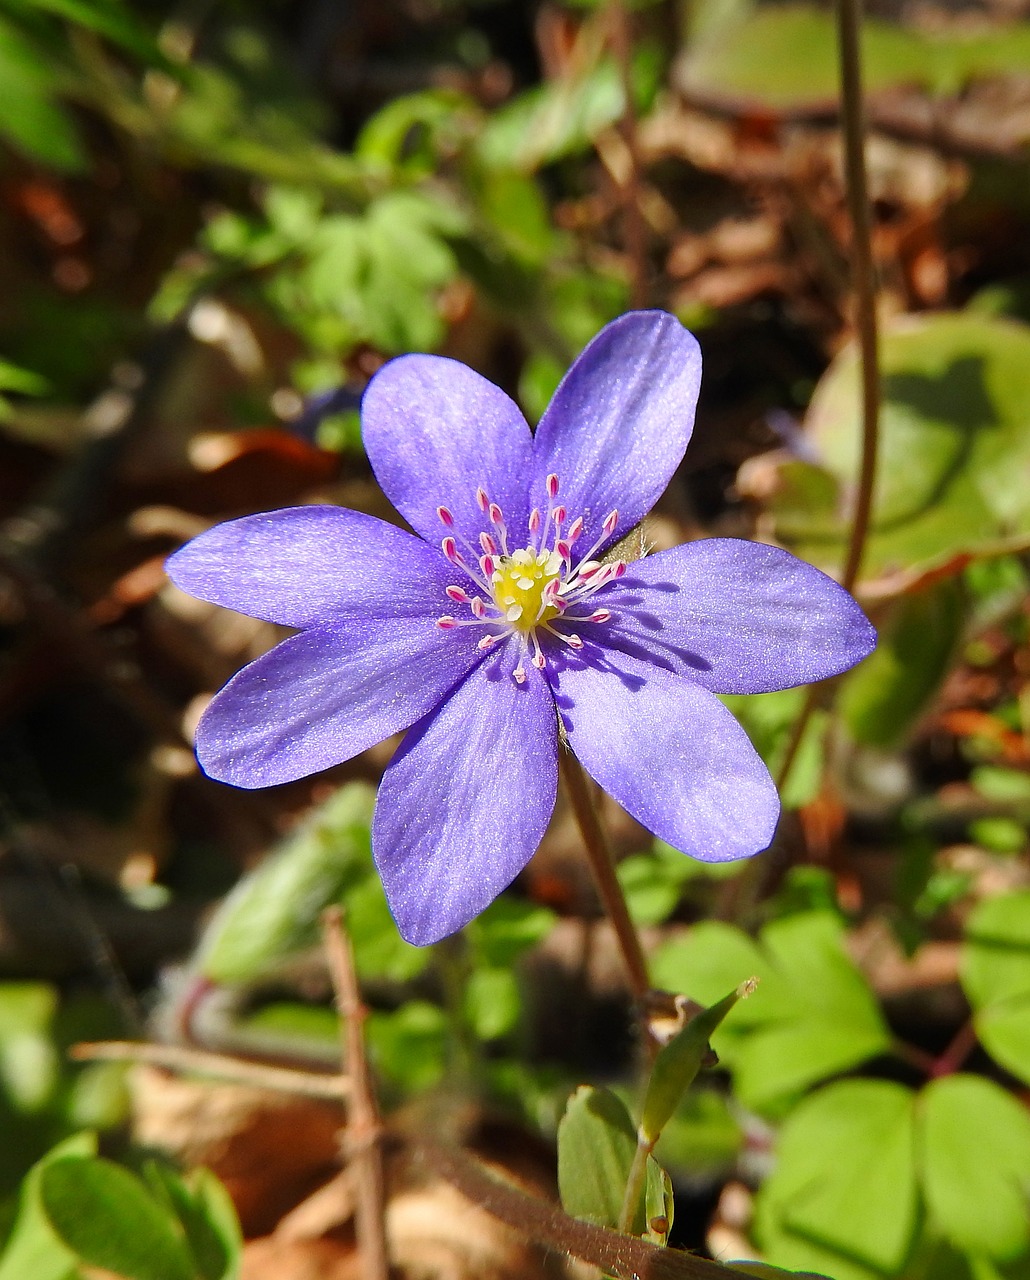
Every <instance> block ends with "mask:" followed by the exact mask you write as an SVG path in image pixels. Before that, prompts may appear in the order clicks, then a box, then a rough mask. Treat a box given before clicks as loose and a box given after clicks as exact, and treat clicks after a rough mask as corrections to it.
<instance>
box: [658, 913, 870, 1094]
mask: <svg viewBox="0 0 1030 1280" xmlns="http://www.w3.org/2000/svg"><path fill="white" fill-rule="evenodd" d="M760 942H761V946H758V945H756V944H755V943H754V942H752V941H751V939H750V938H748V937H747V935H746V934H744V933H742V932H741V931H740V930H738V929H734V928H732V927H731V926H730V925H724V924H718V923H715V922H711V923H705V924H700V925H696V926H695V927H694V928H692V929H691V930H690V932H689V933H688V934H687V935H686V936H685V937H684V938H683V939H682V940H677V941H675V942H671V943H668V944H666V945H665V946H664V947H662V948H660V949H659V951H658V952H657V954H656V955H655V957H654V963H653V969H652V972H653V975H654V978H655V981H656V982H657V983H658V984H659V985H661V986H664V987H668V988H670V989H672V990H682V991H685V993H686V994H687V995H689V996H690V997H691V998H693V999H695V1000H698V1001H699V1002H701V1003H706V1002H708V1001H712V1000H714V999H715V998H717V996H718V995H719V993H720V992H722V991H725V990H726V987H727V986H730V985H732V984H733V983H735V982H739V981H740V980H741V976H742V975H743V976H747V975H748V974H754V975H756V976H757V977H758V979H759V987H758V990H757V991H756V992H755V994H754V996H753V997H752V998H751V999H750V1000H748V1001H747V1002H746V1003H745V1004H742V1005H741V1006H740V1007H739V1009H738V1011H737V1013H736V1014H735V1015H734V1018H733V1021H732V1023H730V1024H729V1025H727V1026H726V1027H724V1028H722V1029H721V1030H720V1031H718V1032H717V1033H716V1034H715V1036H714V1037H713V1042H712V1043H713V1046H714V1048H715V1050H716V1052H717V1053H718V1054H719V1057H720V1059H721V1060H722V1061H723V1062H724V1063H725V1065H727V1066H729V1067H730V1068H731V1070H732V1071H733V1076H734V1087H735V1090H736V1093H737V1095H738V1097H739V1098H740V1100H741V1102H743V1103H744V1105H745V1106H748V1107H753V1108H754V1109H755V1110H758V1111H763V1110H766V1111H768V1110H770V1109H773V1110H775V1109H777V1108H778V1107H781V1106H782V1104H783V1103H784V1102H785V1101H787V1100H789V1099H790V1098H791V1097H793V1096H795V1095H797V1094H799V1093H801V1092H802V1091H803V1090H804V1089H806V1088H808V1087H809V1086H810V1085H812V1084H815V1083H816V1082H817V1081H819V1080H824V1079H826V1077H828V1076H831V1075H835V1074H837V1073H838V1072H841V1071H846V1070H848V1068H850V1067H854V1066H857V1065H858V1064H859V1063H861V1062H865V1061H866V1060H868V1059H869V1058H871V1057H874V1056H875V1055H876V1054H879V1053H883V1052H885V1051H886V1050H887V1049H888V1048H889V1046H890V1042H891V1038H890V1033H889V1031H888V1029H887V1026H886V1024H885V1022H884V1020H883V1015H882V1013H881V1012H880V1009H879V1006H878V1004H877V1002H876V1000H875V998H874V996H873V994H872V992H871V991H870V989H869V986H868V983H867V982H866V981H865V979H864V978H863V976H862V975H861V974H860V973H859V971H858V970H857V969H856V968H855V966H854V964H853V963H852V962H851V960H850V958H849V957H848V955H847V953H846V952H845V950H844V947H843V934H842V927H841V924H840V921H839V919H838V918H837V917H836V916H835V915H833V914H831V913H829V912H822V911H812V912H802V913H799V914H797V915H792V916H787V917H785V918H783V919H781V920H776V921H774V922H773V923H772V924H769V925H767V926H766V927H765V929H763V930H762V933H761V935H760Z"/></svg>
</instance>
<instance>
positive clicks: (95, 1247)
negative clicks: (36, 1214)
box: [40, 1156, 197, 1280]
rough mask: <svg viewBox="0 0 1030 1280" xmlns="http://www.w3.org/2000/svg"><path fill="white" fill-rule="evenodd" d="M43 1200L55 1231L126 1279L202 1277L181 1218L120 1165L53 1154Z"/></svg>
mask: <svg viewBox="0 0 1030 1280" xmlns="http://www.w3.org/2000/svg"><path fill="white" fill-rule="evenodd" d="M40 1201H41V1203H42V1205H43V1210H44V1212H45V1213H46V1216H47V1219H48V1221H49V1223H50V1226H51V1227H52V1229H53V1231H54V1233H55V1234H56V1235H57V1237H58V1238H59V1239H60V1240H61V1242H62V1243H63V1244H64V1245H66V1246H67V1248H69V1249H70V1250H71V1251H72V1252H73V1253H74V1254H75V1256H76V1257H77V1258H80V1259H81V1260H82V1261H83V1262H84V1263H86V1264H87V1265H89V1266H93V1267H102V1268H105V1269H106V1270H108V1271H113V1272H114V1273H115V1275H118V1276H124V1277H125V1278H126V1280H196V1275H197V1270H196V1267H195V1265H194V1259H193V1257H192V1255H191V1253H190V1249H189V1247H188V1245H187V1243H186V1240H185V1238H184V1235H183V1233H182V1231H181V1229H180V1227H179V1223H178V1221H177V1220H176V1218H175V1217H174V1216H173V1215H172V1213H170V1212H169V1211H168V1210H167V1209H166V1208H165V1207H164V1206H162V1205H160V1204H159V1203H158V1202H157V1200H156V1199H155V1198H154V1197H153V1196H152V1195H151V1194H150V1192H149V1191H148V1190H147V1189H146V1188H145V1187H144V1186H143V1184H142V1183H141V1182H140V1180H139V1179H138V1178H136V1177H134V1176H133V1175H132V1174H131V1173H129V1171H128V1170H127V1169H123V1168H122V1167H121V1166H120V1165H117V1164H113V1163H112V1162H111V1161H110V1160H102V1159H99V1158H96V1157H91V1156H64V1157H62V1158H61V1159H60V1160H52V1161H50V1162H49V1163H48V1164H47V1165H45V1167H44V1168H43V1171H42V1174H41V1176H40Z"/></svg>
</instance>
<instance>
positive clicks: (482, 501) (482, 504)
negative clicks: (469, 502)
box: [476, 485, 490, 511]
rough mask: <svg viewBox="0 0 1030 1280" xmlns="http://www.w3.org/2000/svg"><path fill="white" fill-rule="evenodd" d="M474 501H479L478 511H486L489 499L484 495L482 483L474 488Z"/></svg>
mask: <svg viewBox="0 0 1030 1280" xmlns="http://www.w3.org/2000/svg"><path fill="white" fill-rule="evenodd" d="M476 501H477V502H478V503H479V509H480V511H486V509H487V507H488V506H489V505H490V499H489V498H488V497H487V496H486V490H485V489H484V488H483V486H482V485H480V486H479V488H478V489H477V490H476Z"/></svg>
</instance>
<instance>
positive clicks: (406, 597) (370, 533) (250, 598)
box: [166, 506, 460, 627]
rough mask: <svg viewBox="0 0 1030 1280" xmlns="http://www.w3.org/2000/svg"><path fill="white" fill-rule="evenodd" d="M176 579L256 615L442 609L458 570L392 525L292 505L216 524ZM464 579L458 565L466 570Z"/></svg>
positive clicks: (308, 616) (315, 616)
mask: <svg viewBox="0 0 1030 1280" xmlns="http://www.w3.org/2000/svg"><path fill="white" fill-rule="evenodd" d="M166 568H167V571H168V576H169V577H170V578H171V579H172V581H173V582H174V583H175V585H176V586H177V587H180V588H181V589H182V590H183V591H188V592H189V593H190V595H194V596H199V597H200V599H201V600H210V601H211V603H212V604H220V605H224V606H225V607H226V608H227V609H236V610H238V611H239V612H240V613H246V614H249V615H250V616H251V617H254V618H264V619H266V621H268V622H278V623H280V624H281V625H283V626H286V627H310V626H316V625H318V624H320V623H326V622H330V621H331V620H332V619H333V618H342V617H378V618H395V617H405V616H412V615H418V614H421V615H426V616H429V615H432V616H434V617H438V616H439V615H441V614H445V613H448V612H449V611H450V605H449V603H448V601H447V597H446V596H445V595H444V588H445V587H446V586H447V584H448V583H450V582H454V581H455V570H454V568H453V566H451V565H449V564H448V563H447V561H446V560H444V558H443V556H442V555H441V553H440V552H439V551H437V550H436V549H435V548H434V547H429V546H427V545H426V544H425V543H424V542H422V541H421V539H419V538H413V537H412V536H411V534H410V533H406V532H405V531H404V530H403V529H398V528H397V527H396V526H395V525H392V524H387V523H386V522H385V521H383V520H376V519H375V518H374V517H373V516H367V515H363V514H362V513H361V512H359V511H347V510H346V509H344V508H343V507H331V506H312V507H287V508H285V509H284V510H282V511H266V512H263V513H261V514H259V515H254V516H244V517H243V518H242V519H240V520H229V521H227V522H226V523H225V524H218V525H215V526H214V528H213V529H208V530H207V532H206V533H202V534H201V535H200V536H199V537H197V538H194V539H193V541H192V542H187V544H186V545H185V546H184V547H182V548H181V549H180V550H178V551H176V552H175V553H174V554H173V555H171V556H169V558H168V561H167V565H166ZM459 578H460V574H459Z"/></svg>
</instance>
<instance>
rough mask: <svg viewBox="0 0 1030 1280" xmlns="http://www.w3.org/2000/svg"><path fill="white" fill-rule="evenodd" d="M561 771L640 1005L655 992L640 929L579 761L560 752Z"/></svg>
mask: <svg viewBox="0 0 1030 1280" xmlns="http://www.w3.org/2000/svg"><path fill="white" fill-rule="evenodd" d="M558 767H559V770H560V772H561V779H562V783H563V784H564V786H565V793H566V795H567V796H568V797H569V802H570V803H571V805H572V811H573V813H574V814H575V815H576V822H577V823H578V824H579V829H580V832H581V834H582V836H583V845H584V847H585V848H586V853H587V859H588V861H589V862H590V870H591V871H592V872H593V875H594V883H595V884H596V885H597V892H598V894H599V895H600V898H601V903H602V905H603V906H604V909H605V912H606V913H607V915H608V918H609V920H611V922H612V927H613V928H614V930H615V937H616V939H617V940H618V943H619V950H620V951H621V952H622V959H623V962H624V964H625V966H626V974H627V976H628V978H629V985H630V990H631V991H632V992H633V995H634V997H635V999H636V1000H637V1001H638V1003H640V1002H642V1001H643V999H644V997H645V996H646V995H647V993H648V991H650V989H651V982H650V979H649V978H648V976H647V961H646V960H645V959H644V949H643V947H642V946H641V945H640V937H639V935H638V934H637V930H636V926H635V925H634V923H633V921H632V920H631V919H630V914H629V911H628V910H627V908H626V899H625V897H624V896H623V893H622V886H621V885H620V884H619V880H618V877H617V876H616V874H615V860H614V858H613V857H612V851H611V846H610V845H609V844H608V839H607V837H606V836H605V833H604V829H603V827H602V826H601V820H600V817H599V816H598V813H597V810H596V808H595V807H594V801H593V797H592V796H591V794H590V784H589V783H588V782H587V777H586V774H585V773H584V772H583V769H582V768H581V766H580V763H579V761H578V760H577V759H576V757H575V756H574V755H573V754H572V752H571V751H566V750H564V749H561V750H559V753H558Z"/></svg>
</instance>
